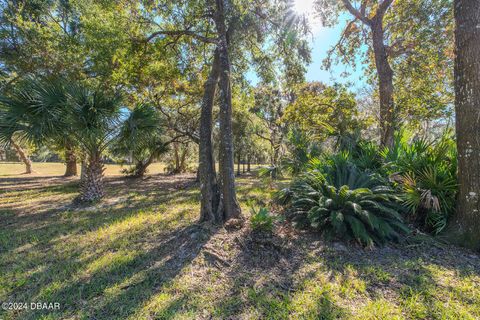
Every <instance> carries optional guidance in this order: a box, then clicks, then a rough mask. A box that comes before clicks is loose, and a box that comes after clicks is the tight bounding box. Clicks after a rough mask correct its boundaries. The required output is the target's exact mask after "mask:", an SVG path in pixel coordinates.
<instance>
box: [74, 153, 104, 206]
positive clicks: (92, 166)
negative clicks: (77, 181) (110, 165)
mask: <svg viewBox="0 0 480 320" xmlns="http://www.w3.org/2000/svg"><path fill="white" fill-rule="evenodd" d="M103 171H104V167H103V162H102V159H101V155H100V153H99V152H95V153H93V154H91V155H90V156H89V157H88V163H87V165H86V168H85V177H84V179H83V180H82V182H81V186H80V196H79V197H78V200H79V201H80V202H94V201H98V200H100V199H101V198H102V197H103V196H104V195H105V191H104V183H103Z"/></svg>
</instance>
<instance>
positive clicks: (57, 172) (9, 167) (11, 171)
mask: <svg viewBox="0 0 480 320" xmlns="http://www.w3.org/2000/svg"><path fill="white" fill-rule="evenodd" d="M32 168H33V171H34V172H33V174H32V175H33V176H61V175H63V174H64V173H65V165H64V164H63V163H56V162H55V163H52V162H34V163H33V166H32ZM125 168H127V166H121V165H119V164H106V165H105V175H107V176H115V175H121V174H122V172H121V171H122V169H125ZM77 170H78V172H80V165H77ZM24 172H25V165H24V164H23V163H20V162H0V178H1V177H8V176H19V175H21V174H22V173H24ZM148 172H149V173H151V174H157V173H164V172H165V165H164V164H163V163H153V164H152V165H151V166H150V167H149V169H148Z"/></svg>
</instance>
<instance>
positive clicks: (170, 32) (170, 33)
mask: <svg viewBox="0 0 480 320" xmlns="http://www.w3.org/2000/svg"><path fill="white" fill-rule="evenodd" d="M160 35H164V36H190V37H192V38H195V39H197V40H200V41H202V42H207V43H217V39H216V38H209V37H204V36H201V35H199V34H197V33H195V32H193V31H190V30H161V31H156V32H154V33H152V34H151V35H150V36H148V37H147V39H146V40H145V41H146V42H150V41H152V40H153V39H154V38H156V37H158V36H160Z"/></svg>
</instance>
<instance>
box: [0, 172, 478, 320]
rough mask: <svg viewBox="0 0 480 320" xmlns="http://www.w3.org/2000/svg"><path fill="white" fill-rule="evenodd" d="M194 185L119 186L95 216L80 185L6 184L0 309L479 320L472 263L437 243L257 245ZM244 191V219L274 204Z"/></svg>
mask: <svg viewBox="0 0 480 320" xmlns="http://www.w3.org/2000/svg"><path fill="white" fill-rule="evenodd" d="M46 170H47V171H48V170H50V173H52V171H53V170H51V169H48V168H47V169H46ZM0 174H1V172H0ZM52 174H53V173H52ZM192 178H193V177H192V176H185V175H184V176H179V177H169V176H162V175H154V176H152V177H150V178H148V179H145V180H131V179H123V178H121V177H115V176H113V177H109V178H108V179H107V183H108V187H107V196H106V198H105V200H104V201H102V202H101V203H99V204H96V205H95V206H89V207H75V206H72V205H71V200H72V199H73V198H74V197H75V195H76V191H77V187H78V182H77V180H76V179H66V180H64V179H62V178H59V177H39V176H33V177H25V176H23V177H12V178H11V177H3V178H0V222H1V223H0V302H3V301H10V302H37V301H43V302H59V303H60V305H61V307H60V310H55V311H51V312H48V311H32V310H21V311H8V312H5V311H0V319H132V320H133V319H210V318H214V319H232V318H233V319H479V318H480V262H479V258H478V257H477V256H474V255H473V254H472V253H471V252H468V251H464V250H461V249H459V248H456V247H451V246H447V245H432V244H431V243H430V242H429V243H419V244H415V245H402V246H398V247H385V248H379V249H376V250H373V251H365V250H363V249H360V248H355V247H352V248H351V247H347V248H345V247H343V246H338V245H332V244H329V243H325V242H323V241H322V240H321V239H320V238H318V237H317V236H316V235H312V234H308V233H307V234H304V233H300V232H298V231H296V230H293V229H291V228H289V227H286V226H277V228H276V230H275V233H274V235H273V236H268V237H265V238H258V236H257V235H256V234H255V233H251V232H250V231H249V230H250V229H249V228H248V227H245V228H243V229H242V230H236V231H227V230H224V229H218V228H214V227H212V226H209V225H200V224H197V223H196V219H197V217H198V212H199V204H198V203H199V191H198V188H197V187H196V186H195V185H193V184H192ZM238 185H239V200H240V202H241V204H242V207H243V209H244V210H243V211H244V213H245V214H248V207H247V205H246V203H247V202H252V201H253V202H255V203H258V204H259V205H261V204H266V205H268V203H269V201H270V198H271V194H272V190H271V189H269V188H268V187H266V186H264V185H263V184H261V183H260V182H258V181H257V180H256V179H255V178H252V177H242V178H240V179H238ZM432 241H433V240H432ZM212 254H214V255H212ZM215 257H219V259H217V258H215Z"/></svg>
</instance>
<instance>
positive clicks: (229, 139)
mask: <svg viewBox="0 0 480 320" xmlns="http://www.w3.org/2000/svg"><path fill="white" fill-rule="evenodd" d="M224 1H225V0H216V4H217V6H216V7H217V12H216V16H215V20H216V21H215V22H216V27H217V33H218V36H219V44H218V50H219V58H220V79H219V89H220V114H219V123H220V148H219V171H220V180H221V186H220V189H221V195H222V197H221V201H222V204H223V221H227V220H229V219H231V218H241V214H242V211H241V209H240V205H239V204H238V201H237V195H236V192H235V168H234V161H233V130H232V90H231V85H230V58H229V55H228V41H227V28H226V25H225V14H224Z"/></svg>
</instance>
